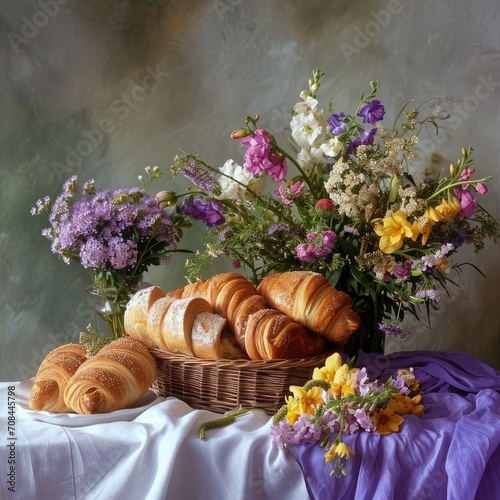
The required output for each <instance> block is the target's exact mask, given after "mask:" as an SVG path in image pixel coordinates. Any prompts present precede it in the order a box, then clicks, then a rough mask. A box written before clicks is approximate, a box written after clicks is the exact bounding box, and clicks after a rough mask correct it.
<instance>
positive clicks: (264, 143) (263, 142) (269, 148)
mask: <svg viewBox="0 0 500 500" xmlns="http://www.w3.org/2000/svg"><path fill="white" fill-rule="evenodd" d="M241 144H242V145H243V146H244V147H246V148H247V151H246V153H245V165H244V166H245V168H246V169H247V170H248V171H249V172H250V173H251V174H252V175H254V176H255V177H257V176H258V175H259V174H260V173H261V172H265V173H266V174H267V175H268V176H269V177H271V178H272V179H273V180H274V181H275V182H280V181H282V180H283V179H284V178H285V176H286V174H287V171H288V166H287V163H286V160H285V158H284V156H283V155H281V154H279V153H276V152H274V151H273V145H272V140H271V135H270V134H269V132H267V130H264V129H262V128H258V129H256V130H255V132H254V135H249V136H248V137H245V138H244V139H243V140H242V141H241Z"/></svg>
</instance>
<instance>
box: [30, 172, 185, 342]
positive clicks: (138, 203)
mask: <svg viewBox="0 0 500 500" xmlns="http://www.w3.org/2000/svg"><path fill="white" fill-rule="evenodd" d="M145 170H146V174H147V178H144V177H143V176H139V180H140V182H141V184H142V188H139V187H133V188H125V189H117V190H114V191H112V190H109V189H103V190H99V191H98V190H97V189H96V187H95V183H94V180H93V179H91V180H89V181H87V182H86V183H85V184H84V185H83V186H82V187H81V188H80V187H79V185H78V179H77V177H76V176H72V177H70V178H69V179H68V180H67V181H66V182H65V183H64V185H63V189H62V193H61V194H60V195H59V196H58V197H57V198H56V200H55V201H54V203H53V204H52V205H51V201H50V198H49V197H48V196H47V197H45V198H44V199H43V200H38V201H37V203H36V205H35V207H33V208H32V209H31V213H32V214H33V215H38V214H45V215H47V216H48V219H49V222H50V227H48V228H46V229H44V230H43V231H42V235H43V236H45V237H47V238H48V239H49V240H50V241H51V242H52V245H51V248H52V252H53V253H55V254H58V255H59V256H61V258H62V259H63V261H64V262H65V263H66V264H69V263H70V262H72V261H74V262H79V263H80V264H81V265H82V266H83V267H84V268H86V269H89V268H90V269H93V270H94V284H93V285H92V287H91V292H92V293H93V294H94V295H96V297H97V299H98V300H99V302H100V305H99V307H98V313H100V316H101V317H102V318H103V319H104V320H105V321H106V322H107V323H108V325H109V327H110V330H111V337H109V338H108V339H107V340H113V339H114V338H117V337H121V336H122V335H123V333H124V331H123V315H124V312H125V307H126V304H127V302H128V300H129V298H130V295H131V294H132V293H133V292H134V291H136V290H137V289H138V288H140V286H141V282H142V277H143V274H144V273H145V272H146V271H147V270H148V268H149V266H150V265H160V264H162V263H164V262H166V261H167V260H168V259H169V256H170V253H171V252H173V251H175V250H176V248H177V243H178V242H179V240H180V238H181V236H182V230H181V228H182V227H183V225H185V224H186V225H189V224H188V223H187V222H186V221H185V218H184V217H183V216H181V215H179V214H176V213H172V214H171V215H169V214H168V213H167V212H166V211H165V210H163V209H161V208H160V207H159V206H158V203H157V201H156V199H155V198H154V197H152V196H150V195H149V194H147V193H146V191H147V189H148V187H149V185H150V184H151V183H152V182H153V181H155V180H156V179H158V178H159V177H161V175H162V174H161V171H160V170H159V169H158V167H154V168H153V169H151V168H149V167H147V168H146V169H145ZM76 195H78V196H79V198H78V199H77V198H76ZM92 332H94V333H95V331H93V329H90V330H89V334H90V333H92ZM105 340H106V339H105Z"/></svg>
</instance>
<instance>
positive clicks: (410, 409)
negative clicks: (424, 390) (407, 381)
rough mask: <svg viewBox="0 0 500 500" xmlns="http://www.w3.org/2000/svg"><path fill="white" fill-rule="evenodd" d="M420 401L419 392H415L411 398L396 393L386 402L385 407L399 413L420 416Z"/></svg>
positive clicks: (421, 411) (421, 414) (422, 408)
mask: <svg viewBox="0 0 500 500" xmlns="http://www.w3.org/2000/svg"><path fill="white" fill-rule="evenodd" d="M421 401H422V395H421V394H417V395H416V396H414V397H413V398H410V397H409V396H404V395H403V394H397V395H396V396H394V397H392V398H391V400H390V401H389V402H388V403H387V408H389V409H391V410H392V411H393V412H394V413H397V414H399V415H408V414H412V415H417V416H418V417H421V416H423V414H424V405H422V404H420V402H421Z"/></svg>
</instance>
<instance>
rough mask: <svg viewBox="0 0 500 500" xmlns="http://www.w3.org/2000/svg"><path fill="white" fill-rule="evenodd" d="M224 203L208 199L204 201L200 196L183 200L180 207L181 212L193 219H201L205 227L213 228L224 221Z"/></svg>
mask: <svg viewBox="0 0 500 500" xmlns="http://www.w3.org/2000/svg"><path fill="white" fill-rule="evenodd" d="M223 209H224V205H223V204H222V203H221V202H220V201H215V200H208V201H207V202H206V203H205V202H204V201H203V200H202V199H201V198H195V199H194V200H192V201H187V200H186V201H185V202H184V203H183V204H182V206H181V207H180V211H181V213H183V214H184V215H189V216H190V217H193V219H196V220H201V221H203V222H204V223H205V224H206V226H207V227H210V228H213V227H217V226H220V225H221V224H224V222H226V219H225V217H224V215H223V213H222V211H223Z"/></svg>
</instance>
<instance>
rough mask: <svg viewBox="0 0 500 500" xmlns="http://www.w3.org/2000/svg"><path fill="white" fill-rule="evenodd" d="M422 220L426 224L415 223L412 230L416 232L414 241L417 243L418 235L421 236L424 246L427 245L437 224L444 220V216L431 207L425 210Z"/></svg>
mask: <svg viewBox="0 0 500 500" xmlns="http://www.w3.org/2000/svg"><path fill="white" fill-rule="evenodd" d="M422 219H423V221H425V222H419V221H415V222H414V223H413V225H412V228H413V230H414V233H413V241H415V240H416V239H417V237H418V235H419V234H421V235H422V245H425V244H426V243H427V240H428V239H429V235H430V234H431V231H432V228H433V227H434V225H435V224H436V222H440V221H442V220H443V216H442V215H441V213H440V212H438V211H437V210H436V209H435V208H434V207H432V206H431V205H429V206H428V207H427V208H426V209H425V212H424V215H423V216H422Z"/></svg>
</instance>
